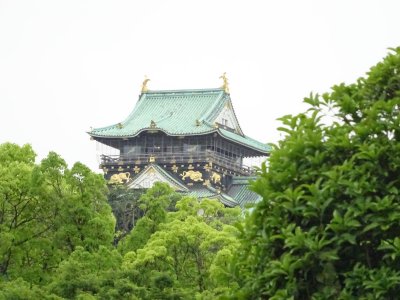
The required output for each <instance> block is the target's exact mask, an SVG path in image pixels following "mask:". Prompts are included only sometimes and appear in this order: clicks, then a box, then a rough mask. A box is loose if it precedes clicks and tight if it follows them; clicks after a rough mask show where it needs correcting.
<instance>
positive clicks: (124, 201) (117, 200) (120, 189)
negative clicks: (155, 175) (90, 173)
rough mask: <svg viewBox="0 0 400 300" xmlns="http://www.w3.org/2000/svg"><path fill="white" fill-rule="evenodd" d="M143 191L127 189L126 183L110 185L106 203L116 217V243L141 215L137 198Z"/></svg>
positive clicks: (141, 211)
mask: <svg viewBox="0 0 400 300" xmlns="http://www.w3.org/2000/svg"><path fill="white" fill-rule="evenodd" d="M144 192H145V191H144V190H142V189H129V188H128V187H127V186H126V185H115V186H111V187H110V193H109V194H108V203H109V204H110V206H111V209H112V212H113V214H114V216H115V219H116V225H115V231H116V233H115V241H114V242H115V244H118V242H119V240H120V239H121V238H123V237H124V236H126V235H127V234H128V233H129V232H130V231H131V230H132V228H133V227H134V226H135V224H136V222H137V221H138V220H139V219H140V218H141V217H143V214H144V212H143V210H142V209H141V208H140V207H139V205H140V203H139V199H140V196H141V195H143V193H144Z"/></svg>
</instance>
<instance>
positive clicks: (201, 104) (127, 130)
mask: <svg viewBox="0 0 400 300" xmlns="http://www.w3.org/2000/svg"><path fill="white" fill-rule="evenodd" d="M228 101H230V96H229V94H226V93H225V92H224V90H223V89H220V88H218V89H204V90H172V91H148V92H146V93H142V94H141V95H140V97H139V100H138V102H137V103H136V106H135V108H134V109H133V111H132V112H131V114H130V115H129V116H128V117H127V118H126V119H125V120H124V121H122V122H120V123H117V124H114V125H111V126H107V127H102V128H95V129H93V130H92V131H90V132H88V133H89V134H90V135H91V136H92V137H95V138H96V137H98V138H102V137H103V138H119V137H125V138H128V137H135V136H136V135H138V134H139V133H140V132H142V131H145V130H160V131H163V132H165V133H166V134H168V135H173V136H185V135H202V134H207V133H212V132H218V133H219V134H220V135H221V136H222V137H224V138H226V139H229V140H231V141H233V142H236V143H239V144H242V145H245V146H248V147H250V148H253V149H255V150H257V151H261V152H263V153H265V154H267V153H269V152H270V150H271V147H270V146H268V145H266V144H263V143H260V142H258V141H256V140H253V139H251V138H249V137H247V136H241V135H240V134H237V133H234V132H231V131H228V130H225V129H223V128H215V127H214V126H213V125H214V124H213V122H214V120H215V118H216V116H218V114H219V113H220V112H221V111H222V109H223V108H224V106H225V104H226V103H227V102H228Z"/></svg>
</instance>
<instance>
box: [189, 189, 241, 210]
mask: <svg viewBox="0 0 400 300" xmlns="http://www.w3.org/2000/svg"><path fill="white" fill-rule="evenodd" d="M187 195H188V196H192V197H195V198H199V199H204V198H208V199H218V200H219V201H221V203H222V204H224V205H226V206H229V207H235V206H237V205H238V203H237V201H235V199H233V198H232V197H231V196H229V195H227V194H225V193H218V191H217V190H216V189H214V188H213V187H210V186H209V187H195V188H191V189H190V191H189V192H188V193H187Z"/></svg>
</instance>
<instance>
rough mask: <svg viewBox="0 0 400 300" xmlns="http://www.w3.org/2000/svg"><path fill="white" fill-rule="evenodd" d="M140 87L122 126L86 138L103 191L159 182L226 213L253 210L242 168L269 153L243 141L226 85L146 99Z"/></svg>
mask: <svg viewBox="0 0 400 300" xmlns="http://www.w3.org/2000/svg"><path fill="white" fill-rule="evenodd" d="M147 81H148V79H146V81H145V82H144V85H143V88H142V93H141V94H140V96H139V100H138V101H137V103H136V106H135V107H134V109H133V111H132V112H131V114H130V115H129V116H128V117H127V118H126V119H125V120H124V121H122V122H120V123H117V124H114V125H111V126H107V127H102V128H96V129H92V130H91V131H90V132H88V133H89V135H90V136H91V137H92V138H93V139H94V140H96V141H97V142H98V143H100V144H101V145H102V146H103V148H104V150H103V152H102V154H101V164H100V167H101V168H102V169H103V171H104V176H105V178H106V179H107V180H108V182H109V184H121V183H124V184H127V185H128V187H129V188H133V189H146V188H150V187H151V186H152V185H153V184H154V183H155V182H156V181H161V182H166V183H168V184H169V185H170V186H171V187H173V188H174V189H175V190H176V191H178V192H181V193H187V194H189V195H192V196H195V197H198V198H217V199H219V200H220V201H221V202H222V203H223V204H225V205H226V206H230V207H233V206H236V205H240V206H242V207H243V206H244V205H245V204H246V203H251V202H256V201H257V200H258V199H259V196H258V195H257V194H255V193H253V192H251V191H249V190H248V189H247V182H248V180H249V179H252V178H254V175H255V170H254V169H252V168H250V167H248V166H245V165H244V163H243V160H244V158H251V157H266V156H268V155H269V152H270V146H268V145H266V144H264V143H261V142H258V141H256V140H254V139H251V138H250V137H248V136H246V135H244V133H243V131H242V129H241V128H240V125H239V122H238V120H237V118H236V115H235V112H234V110H233V106H232V101H231V98H230V94H229V90H228V89H227V86H225V84H226V78H225V80H224V86H223V87H222V88H215V89H196V90H162V91H152V90H148V89H147V87H146V86H145V84H146V83H147Z"/></svg>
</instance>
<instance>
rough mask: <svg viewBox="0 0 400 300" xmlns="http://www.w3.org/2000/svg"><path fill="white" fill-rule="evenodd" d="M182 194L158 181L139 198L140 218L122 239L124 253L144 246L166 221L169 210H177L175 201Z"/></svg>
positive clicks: (121, 248) (119, 246)
mask: <svg viewBox="0 0 400 300" xmlns="http://www.w3.org/2000/svg"><path fill="white" fill-rule="evenodd" d="M178 199H180V195H178V194H177V193H175V192H174V191H173V189H172V188H171V187H170V186H168V185H167V184H163V183H160V182H156V183H155V184H154V186H153V187H152V188H150V189H148V190H147V191H146V193H144V194H143V195H142V196H141V197H140V198H139V200H138V204H137V205H138V207H139V209H140V214H141V215H142V216H143V217H142V218H140V219H139V220H138V221H137V222H136V224H135V227H134V228H133V229H132V231H131V232H130V233H129V234H128V235H127V236H126V237H125V238H124V239H122V240H121V242H120V243H119V245H118V248H119V249H120V250H121V252H122V253H126V252H127V251H135V250H137V249H139V248H141V247H143V246H144V245H145V244H146V242H147V240H148V239H149V238H150V236H151V235H152V234H153V233H154V232H156V231H157V230H158V226H159V224H161V223H163V222H165V220H166V217H167V213H168V211H171V210H175V208H174V207H175V203H176V202H177V201H178Z"/></svg>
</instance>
